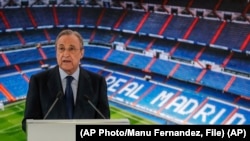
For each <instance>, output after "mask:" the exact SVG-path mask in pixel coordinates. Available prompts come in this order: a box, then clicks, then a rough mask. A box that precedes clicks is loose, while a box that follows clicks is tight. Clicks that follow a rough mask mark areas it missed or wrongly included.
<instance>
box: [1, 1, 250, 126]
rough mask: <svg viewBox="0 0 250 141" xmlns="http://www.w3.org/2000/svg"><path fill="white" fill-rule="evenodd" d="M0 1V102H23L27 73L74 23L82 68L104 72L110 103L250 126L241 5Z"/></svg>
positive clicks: (179, 118) (187, 119)
mask: <svg viewBox="0 0 250 141" xmlns="http://www.w3.org/2000/svg"><path fill="white" fill-rule="evenodd" d="M1 6H2V8H1V9H0V19H1V20H0V31H1V32H0V38H1V40H0V55H1V57H0V58H1V59H0V68H1V70H0V74H1V75H0V82H1V83H0V101H2V102H4V103H6V104H7V103H9V102H13V101H15V100H18V99H25V96H26V91H27V86H28V81H29V77H30V76H31V75H32V74H34V73H36V72H39V71H43V70H44V69H46V67H42V66H46V65H48V67H50V66H54V65H55V64H56V61H55V50H54V40H55V38H56V35H57V34H58V33H59V31H60V30H61V29H64V28H73V29H75V30H78V31H79V32H80V33H81V34H82V35H83V37H84V43H85V59H84V60H83V61H82V65H83V66H84V67H86V68H87V69H89V70H91V71H94V72H97V73H99V74H101V75H104V76H105V77H106V79H107V83H108V86H109V87H108V94H109V99H110V102H112V103H113V104H115V105H120V106H122V107H126V108H130V109H133V110H136V111H139V112H142V113H146V114H148V115H150V116H153V117H154V118H155V117H158V119H159V122H161V123H164V124H249V123H250V120H249V118H247V115H249V112H250V109H249V108H250V104H249V102H250V95H249V94H250V91H249V90H248V88H249V85H250V83H249V82H250V72H249V70H250V69H249V67H250V66H249V65H250V63H249V60H250V58H249V51H250V44H249V39H250V35H249V33H250V26H249V24H250V23H249V18H248V14H249V8H248V7H249V2H247V1H244V0H242V1H238V2H236V1H233V2H229V1H217V0H211V1H209V2H204V1H202V0H192V1H185V2H184V1H182V0H168V1H154V0H147V1H146V2H145V1H144V3H143V2H142V3H140V2H139V3H137V2H134V1H133V0H125V1H122V2H115V1H110V2H106V1H94V0H85V1H84V2H83V3H82V2H80V1H76V3H71V2H64V1H63V2H62V3H61V4H55V3H54V2H53V1H48V4H47V5H46V4H44V3H40V2H34V3H32V4H27V3H21V5H18V4H16V3H4V4H2V5H1ZM13 13H14V14H15V17H13ZM65 17H67V18H65ZM27 54H28V55H27ZM86 64H88V65H86ZM89 64H91V65H90V66H89ZM97 66H98V67H97ZM145 78H147V79H145ZM17 82H18V83H17ZM164 121H166V122H164Z"/></svg>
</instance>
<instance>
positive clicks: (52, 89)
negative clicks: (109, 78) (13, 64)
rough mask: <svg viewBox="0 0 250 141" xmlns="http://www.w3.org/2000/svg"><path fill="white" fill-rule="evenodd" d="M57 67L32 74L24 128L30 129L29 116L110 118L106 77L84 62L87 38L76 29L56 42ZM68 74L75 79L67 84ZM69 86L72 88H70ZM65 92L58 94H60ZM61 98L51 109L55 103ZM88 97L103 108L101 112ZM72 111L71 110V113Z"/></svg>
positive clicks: (63, 34) (64, 31)
mask: <svg viewBox="0 0 250 141" xmlns="http://www.w3.org/2000/svg"><path fill="white" fill-rule="evenodd" d="M55 49H56V57H57V64H58V65H56V66H55V67H53V68H51V69H48V70H46V71H43V72H40V73H38V74H35V75H32V76H31V78H30V82H29V88H28V93H27V97H26V106H25V111H24V118H23V120H22V128H23V130H24V131H25V132H26V119H102V118H104V117H105V118H106V119H109V118H110V109H109V103H108V97H107V84H106V81H105V78H104V77H102V76H101V75H98V74H96V73H93V72H90V71H88V70H85V69H84V68H82V67H81V66H80V61H81V59H82V57H83V56H84V47H83V38H82V36H81V35H80V34H79V33H78V32H76V31H73V30H70V29H66V30H63V31H61V32H60V33H59V34H58V36H57V38H56V42H55ZM66 76H72V77H71V78H73V80H72V81H71V83H69V85H70V86H71V88H69V87H70V86H69V85H67V80H66ZM67 87H68V88H67ZM66 89H68V90H69V89H71V93H72V94H73V95H72V99H73V101H72V103H73V107H72V108H71V110H68V107H70V106H69V105H70V104H69V105H67V104H68V101H67V99H69V98H68V97H67V93H68V92H67V91H68V90H66ZM60 93H61V96H58V94H59V95H60ZM57 98H58V101H57V102H56V104H55V105H54V107H53V108H52V109H51V111H50V112H48V111H49V109H50V107H51V105H53V103H54V102H55V101H56V99H57ZM88 100H89V101H90V102H92V103H93V104H94V105H95V107H96V108H97V109H98V110H99V111H100V113H101V114H100V113H98V112H97V111H96V110H95V109H94V108H93V107H92V106H91V104H90V103H88ZM69 111H70V112H71V113H70V114H69Z"/></svg>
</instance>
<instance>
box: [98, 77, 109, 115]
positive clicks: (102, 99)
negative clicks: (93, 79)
mask: <svg viewBox="0 0 250 141" xmlns="http://www.w3.org/2000/svg"><path fill="white" fill-rule="evenodd" d="M100 82H101V83H100V86H99V88H100V90H99V94H100V95H99V104H98V109H99V110H100V111H101V113H102V114H103V115H104V116H105V118H107V119H110V109H109V101H108V95H107V83H106V80H105V78H104V77H101V81H100Z"/></svg>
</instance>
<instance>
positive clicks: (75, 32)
mask: <svg viewBox="0 0 250 141" xmlns="http://www.w3.org/2000/svg"><path fill="white" fill-rule="evenodd" d="M63 35H75V36H76V37H77V38H78V39H79V42H80V44H81V45H82V47H83V45H84V44H83V37H82V35H81V34H80V33H79V32H77V31H73V30H71V29H64V30H62V31H61V32H60V33H59V34H58V35H57V37H56V42H55V45H57V41H58V39H59V38H60V37H62V36H63Z"/></svg>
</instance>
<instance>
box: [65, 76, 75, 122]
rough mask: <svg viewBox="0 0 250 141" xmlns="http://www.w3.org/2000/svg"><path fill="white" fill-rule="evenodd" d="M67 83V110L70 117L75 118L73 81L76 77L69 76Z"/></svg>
mask: <svg viewBox="0 0 250 141" xmlns="http://www.w3.org/2000/svg"><path fill="white" fill-rule="evenodd" d="M66 79H67V84H66V90H65V95H66V104H67V105H66V106H67V112H68V116H69V119H72V118H73V110H74V97H73V91H72V88H71V82H72V80H73V79H74V78H73V77H72V76H67V77H66Z"/></svg>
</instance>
